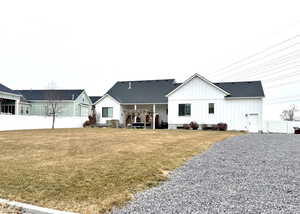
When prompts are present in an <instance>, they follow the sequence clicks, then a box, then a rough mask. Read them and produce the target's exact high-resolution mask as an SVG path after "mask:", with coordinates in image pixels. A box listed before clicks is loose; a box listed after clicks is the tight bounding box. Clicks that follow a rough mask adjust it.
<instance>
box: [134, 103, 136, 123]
mask: <svg viewBox="0 0 300 214" xmlns="http://www.w3.org/2000/svg"><path fill="white" fill-rule="evenodd" d="M134 111H136V105H134ZM134 122H135V123H136V112H134Z"/></svg>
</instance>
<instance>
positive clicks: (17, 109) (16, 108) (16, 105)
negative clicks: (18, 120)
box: [15, 100, 20, 115]
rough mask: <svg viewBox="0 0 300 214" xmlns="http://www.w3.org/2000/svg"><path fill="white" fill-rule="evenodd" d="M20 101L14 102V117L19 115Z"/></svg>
mask: <svg viewBox="0 0 300 214" xmlns="http://www.w3.org/2000/svg"><path fill="white" fill-rule="evenodd" d="M19 107H20V100H16V102H15V115H18V114H19Z"/></svg>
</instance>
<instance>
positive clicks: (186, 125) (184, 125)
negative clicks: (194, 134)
mask: <svg viewBox="0 0 300 214" xmlns="http://www.w3.org/2000/svg"><path fill="white" fill-rule="evenodd" d="M183 129H191V126H190V125H189V124H183Z"/></svg>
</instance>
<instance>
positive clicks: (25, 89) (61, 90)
mask: <svg viewBox="0 0 300 214" xmlns="http://www.w3.org/2000/svg"><path fill="white" fill-rule="evenodd" d="M50 90H53V91H84V90H85V89H21V90H20V89H17V90H13V91H50Z"/></svg>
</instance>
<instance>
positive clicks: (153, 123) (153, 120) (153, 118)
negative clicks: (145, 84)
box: [152, 104, 156, 129]
mask: <svg viewBox="0 0 300 214" xmlns="http://www.w3.org/2000/svg"><path fill="white" fill-rule="evenodd" d="M155 116H156V115H155V104H153V116H152V127H153V129H155Z"/></svg>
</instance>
